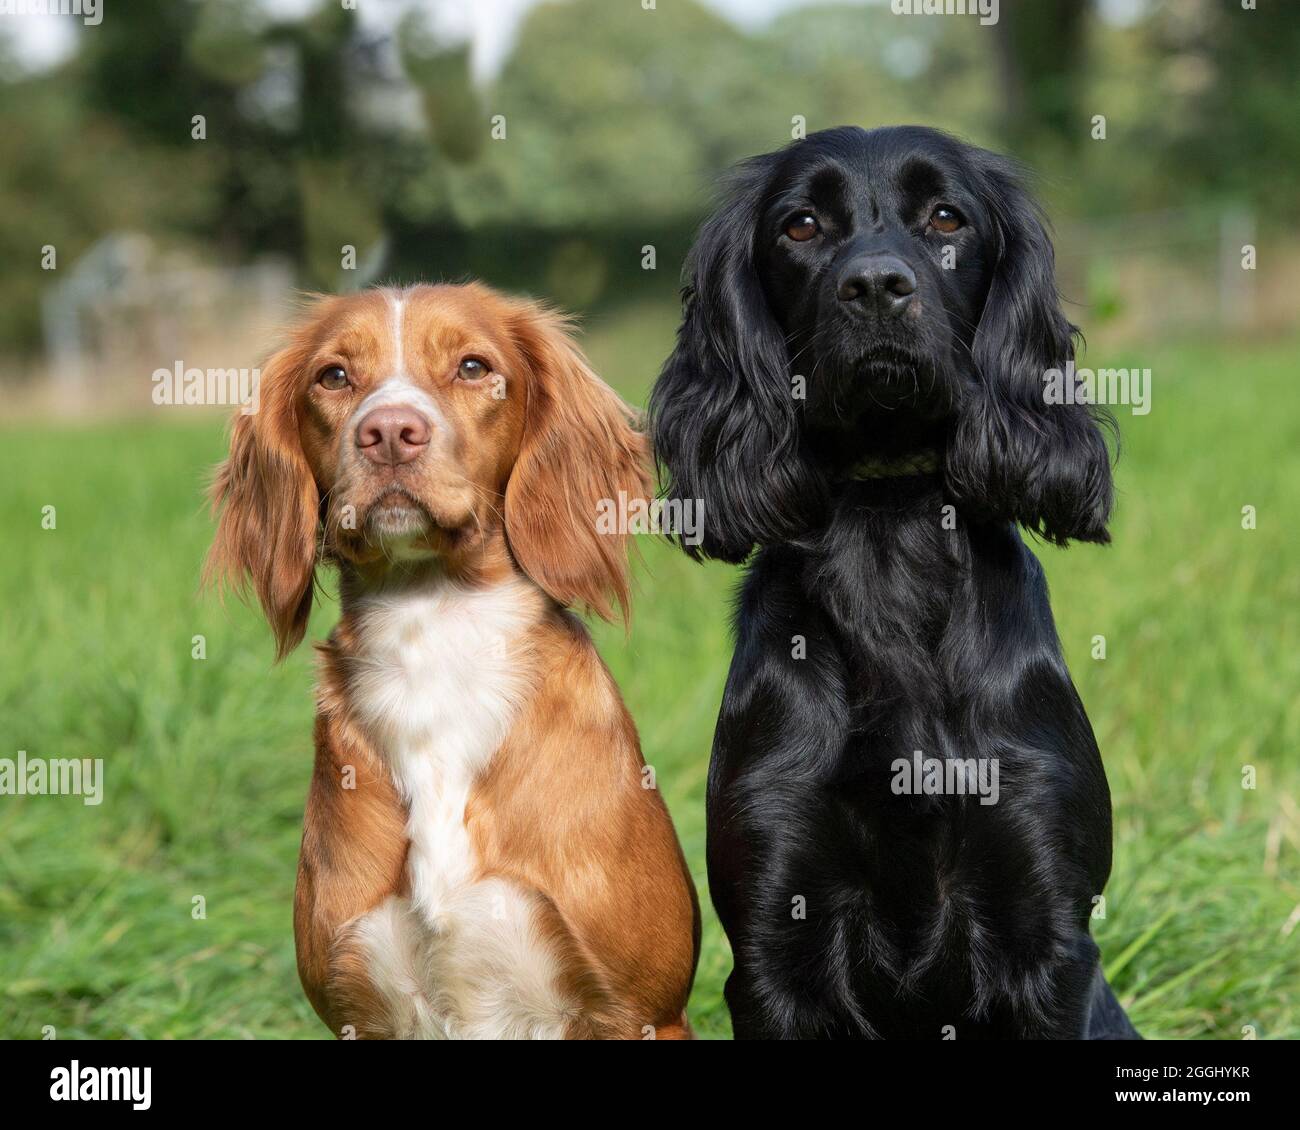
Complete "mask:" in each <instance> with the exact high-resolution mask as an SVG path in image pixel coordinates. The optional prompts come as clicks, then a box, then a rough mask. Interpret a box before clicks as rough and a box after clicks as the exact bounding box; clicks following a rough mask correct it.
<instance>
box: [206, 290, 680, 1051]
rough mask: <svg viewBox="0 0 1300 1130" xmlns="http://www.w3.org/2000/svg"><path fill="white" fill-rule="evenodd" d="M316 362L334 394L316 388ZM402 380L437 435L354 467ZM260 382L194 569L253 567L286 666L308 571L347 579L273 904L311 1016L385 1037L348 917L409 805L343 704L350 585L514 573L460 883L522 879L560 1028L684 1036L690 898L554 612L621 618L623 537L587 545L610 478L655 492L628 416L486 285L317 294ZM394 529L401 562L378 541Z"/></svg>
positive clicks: (377, 900)
mask: <svg viewBox="0 0 1300 1130" xmlns="http://www.w3.org/2000/svg"><path fill="white" fill-rule="evenodd" d="M394 304H396V305H394ZM394 309H395V310H396V311H397V316H396V317H394V316H393V311H394ZM391 327H395V329H394V330H393V333H395V335H396V341H395V342H394V341H393V340H392V336H393V335H392V334H390V333H389V330H390V328H391ZM466 355H474V356H481V357H482V358H483V359H484V360H485V361H487V362H489V363H490V365H491V372H492V374H493V375H494V377H496V378H497V382H498V384H499V387H497V385H493V386H492V388H491V390H489V388H488V386H487V385H485V384H484V383H483V382H482V381H475V380H462V379H458V373H459V372H460V370H459V369H458V367H457V366H458V365H459V364H460V361H461V359H463V358H464V357H465V356H466ZM335 365H337V366H339V367H340V368H344V369H345V370H346V373H347V376H348V380H349V386H348V388H346V389H342V390H329V389H327V388H326V386H325V385H324V384H323V383H322V382H321V381H320V380H318V377H319V375H320V374H321V373H322V371H323V370H324V369H326V368H328V367H329V366H335ZM397 369H400V370H402V373H400V374H398V375H399V376H403V379H405V380H406V381H407V382H408V383H409V386H410V387H411V388H413V389H415V390H417V392H418V395H419V397H421V398H423V400H422V401H421V402H422V403H424V404H426V405H427V406H428V411H429V412H430V413H431V414H432V415H433V416H434V417H435V418H436V421H437V423H436V426H435V429H434V430H435V432H437V431H438V429H439V428H441V429H443V434H442V435H440V436H437V437H436V439H437V441H438V443H440V444H441V446H438V445H437V444H434V445H431V446H430V448H429V454H428V455H422V456H421V457H420V458H419V459H416V460H414V461H413V462H411V463H410V464H409V465H402V466H392V467H387V466H384V467H374V466H371V465H369V464H367V463H365V462H364V461H363V460H359V459H358V458H357V457H356V452H355V450H353V448H352V446H351V433H350V432H349V428H351V427H353V426H354V423H355V415H356V413H357V412H358V411H363V410H364V404H368V403H369V401H368V400H366V397H367V396H368V395H370V394H372V393H374V391H375V390H376V389H378V388H381V387H387V386H386V385H385V382H386V381H389V380H390V379H391V378H392V377H393V375H394V373H395V372H396V370H397ZM260 392H261V410H260V411H259V412H258V413H257V414H255V415H252V416H241V417H239V418H237V420H236V422H235V427H234V433H233V435H232V440H231V454H230V458H229V459H228V460H227V461H226V463H225V464H224V465H223V466H222V467H221V468H220V470H219V472H218V475H217V478H216V481H215V484H214V491H213V495H214V503H215V505H216V506H217V507H218V508H219V511H220V522H219V526H218V531H217V536H216V539H215V541H214V544H213V547H212V551H211V555H210V558H209V563H208V577H209V579H212V580H227V581H230V582H233V583H234V584H235V585H236V586H240V585H242V584H244V583H246V582H251V586H252V588H253V591H254V592H255V594H256V596H257V597H258V599H259V601H260V602H261V604H262V607H263V609H264V610H265V612H266V615H267V619H268V621H269V622H270V624H271V627H272V629H273V631H274V633H275V637H276V644H277V655H278V656H280V657H283V655H284V654H286V653H287V652H288V651H289V650H291V649H292V648H293V647H294V646H295V645H296V644H297V643H298V642H299V641H300V640H301V639H302V637H303V634H304V632H305V630H306V626H307V619H308V616H309V613H310V609H311V602H312V591H313V583H314V570H315V567H316V565H317V564H318V562H319V561H321V560H324V561H329V562H333V563H335V564H337V565H338V566H339V567H340V569H341V572H342V591H343V598H344V611H343V616H342V618H341V620H340V622H339V624H338V626H337V627H336V628H335V630H334V631H333V633H332V634H331V636H330V639H329V641H328V643H327V644H324V645H322V654H321V669H320V680H319V687H318V716H317V723H316V766H315V771H314V773H313V777H312V783H311V788H310V791H309V795H308V802H307V812H306V817H305V822H304V832H303V843H302V854H301V858H300V863H299V875H298V887H297V893H296V898H295V909H294V926H295V935H296V938H297V948H298V964H299V971H300V974H301V977H302V981H303V985H304V988H305V989H306V992H307V995H308V997H309V998H310V1000H311V1002H312V1005H313V1007H314V1008H315V1009H316V1011H317V1012H318V1013H319V1014H320V1016H321V1018H322V1019H323V1020H324V1021H325V1023H326V1024H328V1025H329V1026H330V1028H331V1029H332V1030H333V1031H335V1032H336V1033H337V1034H355V1035H357V1036H360V1037H374V1036H386V1035H390V1034H392V1020H391V1017H390V1016H389V1015H388V1011H387V1010H388V1006H387V1005H386V1003H385V1001H384V998H383V996H382V994H380V993H378V992H377V991H376V990H375V987H374V985H373V984H372V981H371V976H370V969H369V968H368V964H367V956H366V951H365V950H364V948H363V947H361V946H359V945H358V944H356V943H355V940H354V938H353V936H352V924H354V923H356V922H357V921H358V920H359V918H360V917H361V916H363V915H365V914H366V913H367V912H368V911H370V910H372V909H373V908H375V907H376V906H378V905H380V904H381V903H383V902H384V900H386V899H388V898H389V897H390V896H392V895H403V894H405V893H406V884H407V871H406V860H407V852H408V829H407V819H408V813H407V811H406V807H405V805H404V803H403V801H402V799H401V797H400V796H399V793H398V791H397V789H396V788H395V785H394V780H393V777H392V774H391V772H390V765H389V762H388V761H387V760H386V751H385V750H384V749H382V748H378V747H377V746H376V741H375V739H374V737H373V735H372V734H368V733H367V731H366V729H365V727H364V725H362V724H361V723H360V722H359V720H358V717H357V716H356V711H355V708H354V704H353V701H352V699H353V695H354V693H355V691H354V688H353V685H352V684H351V682H350V679H349V671H350V670H352V669H353V668H352V667H351V666H350V664H355V662H357V660H358V657H359V656H360V646H361V645H360V643H359V639H360V637H359V632H360V630H361V627H362V624H361V621H360V619H359V617H360V616H361V615H363V614H362V613H360V612H358V611H356V609H357V608H359V607H362V604H361V603H360V602H358V601H357V600H355V599H354V598H355V597H356V596H357V595H358V594H364V593H366V592H372V591H375V590H376V589H377V588H381V587H382V586H384V585H386V584H388V583H390V581H391V578H392V577H393V576H394V575H396V574H395V571H396V573H400V574H401V576H403V577H407V578H414V579H415V581H416V582H418V581H419V579H420V577H421V576H422V571H423V570H427V571H428V572H429V574H430V575H433V574H435V573H436V575H437V576H439V577H445V578H451V579H452V580H454V582H455V583H456V584H457V585H460V586H463V587H467V588H470V589H474V588H478V587H486V586H490V585H493V584H499V583H501V582H502V581H503V580H507V579H509V578H511V577H518V576H520V575H522V576H523V577H526V578H529V579H530V580H531V582H533V583H534V584H535V585H536V589H535V590H534V591H535V593H536V596H535V604H536V608H535V615H534V618H533V620H532V621H531V624H532V626H531V628H530V629H529V631H528V633H527V639H526V645H525V646H524V648H523V650H522V652H521V654H520V655H519V656H518V657H517V662H518V669H519V672H520V673H521V677H522V678H523V679H524V684H525V685H526V686H527V688H528V693H527V694H526V696H525V698H524V701H523V703H522V705H521V706H520V708H519V710H518V711H517V713H516V714H515V715H514V717H513V720H512V723H511V725H510V728H509V731H508V733H507V735H506V738H505V740H504V742H503V743H502V744H501V745H500V748H498V749H497V750H496V752H495V754H494V755H493V756H492V757H491V760H490V762H489V763H488V765H487V768H486V769H485V770H484V771H483V772H482V773H481V774H480V775H479V777H478V778H477V780H476V781H475V783H474V787H473V789H472V791H471V793H470V795H469V800H468V803H467V804H466V807H465V814H464V824H465V830H466V832H467V834H468V838H469V841H470V843H471V844H472V846H473V853H474V859H475V866H476V868H477V876H476V877H480V878H481V877H486V876H496V877H501V878H505V879H508V880H510V881H512V882H513V883H515V884H517V886H518V888H519V889H521V890H524V891H528V892H532V894H531V895H530V896H529V897H531V898H532V899H533V900H534V904H535V921H536V923H537V929H538V932H539V934H540V935H541V936H542V937H543V938H544V941H545V944H546V945H547V946H548V947H549V948H550V952H551V953H552V954H553V955H555V957H556V958H557V960H558V962H559V965H560V967H561V969H562V971H563V972H562V980H563V982H564V990H565V992H566V993H567V994H568V996H569V997H570V998H571V999H572V1000H573V1001H575V1002H577V1005H576V1008H575V1010H574V1014H573V1016H572V1018H571V1020H570V1022H569V1023H568V1025H567V1028H566V1034H567V1035H568V1036H570V1037H603V1038H642V1037H643V1036H646V1035H653V1036H654V1037H655V1038H659V1039H671V1038H684V1037H686V1036H688V1035H689V1028H688V1026H687V1025H686V1020H685V1005H686V997H687V995H688V993H689V989H690V984H691V979H692V977H693V973H694V968H695V961H696V958H697V953H698V941H699V915H698V907H697V905H696V900H695V891H694V887H693V885H692V883H691V879H690V876H689V873H688V872H687V869H686V865H685V862H684V859H683V857H682V853H681V850H680V848H679V846H678V844H677V839H676V836H675V834H674V832H673V829H672V824H671V821H670V819H669V816H668V813H667V809H666V807H665V806H664V804H663V801H662V799H661V797H660V794H659V793H658V791H657V790H656V789H654V788H652V787H645V786H646V785H648V784H649V783H650V782H648V781H647V780H644V779H643V769H644V763H643V761H642V758H641V752H640V747H639V743H638V741H637V736H636V731H635V728H634V726H633V724H632V720H631V718H630V717H629V715H628V713H627V710H626V708H625V707H624V705H623V703H622V700H621V698H620V697H619V694H618V691H617V688H616V687H615V685H614V683H613V680H612V679H611V678H610V676H609V673H608V671H607V670H606V668H605V666H604V664H603V663H602V661H601V659H600V657H599V655H598V654H597V653H596V651H595V648H594V646H593V645H592V642H591V639H590V637H589V635H588V634H587V632H586V630H585V628H584V627H583V626H582V625H581V623H580V622H579V621H578V620H577V619H576V618H574V617H573V616H572V614H570V613H569V612H567V611H565V610H564V609H565V608H567V607H569V606H581V607H586V608H590V609H592V610H594V611H595V612H597V613H598V614H600V615H602V616H606V617H609V616H612V615H614V613H615V610H616V609H621V610H622V612H623V615H624V616H625V617H626V613H627V608H628V603H629V580H628V571H627V560H626V552H627V546H626V544H625V537H620V536H611V535H607V534H605V535H602V534H598V533H597V531H596V523H595V512H596V503H597V502H598V500H600V499H605V498H617V497H618V495H619V492H620V491H623V492H626V494H627V495H628V496H629V497H633V498H644V497H647V496H648V495H649V493H650V477H649V472H648V464H647V453H646V443H645V440H644V437H643V436H641V435H640V434H639V433H638V432H637V431H636V430H635V429H634V427H633V423H634V419H635V418H634V416H633V414H632V412H631V411H630V410H629V409H628V408H627V407H626V406H625V405H624V404H623V403H622V401H621V400H619V398H618V397H617V396H616V395H615V394H614V393H613V392H612V391H611V390H610V389H609V388H608V387H607V386H605V385H604V384H603V383H602V382H601V381H600V380H599V378H597V377H596V376H595V374H594V373H592V372H591V370H590V368H589V367H588V365H587V364H586V362H585V360H584V359H583V357H582V355H581V354H580V353H579V352H578V350H577V349H576V347H575V346H574V345H573V343H572V341H571V339H570V337H569V335H568V332H567V326H566V323H565V322H564V320H563V319H562V318H560V317H559V316H557V315H555V314H554V313H552V312H549V311H547V310H545V309H543V308H541V307H538V306H537V305H535V304H532V303H528V302H522V301H518V300H513V299H509V298H505V297H502V296H500V295H497V294H495V293H493V292H491V291H489V290H487V289H486V288H484V287H481V286H465V287H419V288H415V289H413V290H408V291H405V292H402V293H401V294H400V295H397V296H396V297H395V296H394V293H393V292H387V293H385V292H377V291H371V292H366V293H364V294H360V295H355V296H350V297H346V298H324V299H319V300H317V301H315V302H314V304H313V305H312V306H311V307H310V309H309V310H308V311H307V315H306V317H304V318H303V320H302V321H301V322H300V323H299V324H298V325H297V326H296V327H295V328H294V329H293V331H292V333H291V336H290V340H289V342H288V344H287V345H286V346H285V347H284V348H283V349H282V350H281V351H280V352H279V353H277V354H276V355H275V356H274V357H273V358H272V359H271V360H270V361H269V362H268V364H267V365H266V367H265V368H264V370H263V374H262V384H261V390H260ZM498 393H499V394H500V395H498ZM412 395H413V396H414V395H416V393H412ZM363 402H364V403H363ZM358 405H362V407H361V408H358ZM358 443H359V441H358ZM435 446H436V447H437V453H436V456H435V455H434V454H433V452H434V447H435ZM412 512H418V515H417V517H418V520H417V518H412V517H411V516H410V515H411V513H412ZM393 515H397V516H398V518H394V517H393ZM349 517H350V518H351V521H349ZM399 519H400V520H401V521H402V522H405V523H406V525H404V526H402V527H401V530H402V533H401V538H400V550H401V554H402V555H403V557H402V561H400V562H399V561H397V560H396V558H395V554H394V550H393V545H394V544H398V543H396V542H394V541H393V540H392V538H391V537H389V536H388V535H387V534H385V533H384V531H385V530H388V529H390V527H391V526H392V523H393V522H396V521H398V520H399ZM385 522H388V523H389V525H388V526H386V525H385V524H384V523H385ZM408 526H409V527H410V528H409V529H408V528H407V527H408ZM318 547H319V552H318ZM412 562H413V563H412ZM345 781H346V782H347V785H345ZM348 786H351V787H348Z"/></svg>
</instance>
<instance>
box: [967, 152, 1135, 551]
mask: <svg viewBox="0 0 1300 1130" xmlns="http://www.w3.org/2000/svg"><path fill="white" fill-rule="evenodd" d="M984 159H985V161H986V162H987V167H986V168H985V169H984V170H983V177H984V179H985V183H984V185H983V192H982V195H983V196H984V198H985V200H984V202H985V205H986V207H987V208H988V209H989V211H990V213H991V214H992V215H993V216H994V218H995V222H996V224H997V240H998V248H999V254H998V259H997V263H996V266H995V268H994V273H993V279H992V282H991V284H990V286H989V293H988V297H987V299H986V300H985V303H984V312H983V314H982V316H981V317H980V322H979V326H978V328H977V330H976V333H975V340H974V344H973V347H972V355H973V357H974V363H975V369H976V372H975V382H976V387H975V388H974V389H972V390H970V391H969V393H968V395H967V398H966V401H965V403H964V404H963V406H962V408H961V410H960V414H959V416H958V420H957V424H956V428H955V430H954V434H953V438H952V441H951V442H950V444H949V446H948V454H947V466H946V475H947V484H948V489H949V491H950V492H951V494H952V495H953V496H954V498H955V499H956V500H957V502H958V504H959V505H962V506H964V507H966V508H968V509H969V510H970V511H971V512H972V513H973V514H976V515H979V516H981V517H983V518H986V519H1001V520H1010V521H1014V522H1018V523H1020V524H1021V525H1023V526H1024V527H1025V528H1026V529H1030V530H1033V531H1034V532H1036V533H1038V534H1041V535H1042V536H1043V537H1044V538H1046V539H1047V540H1048V541H1051V542H1054V543H1056V544H1057V545H1064V544H1065V543H1066V542H1067V541H1069V540H1071V539H1074V540H1077V541H1093V542H1103V543H1104V542H1108V541H1110V534H1109V533H1107V531H1106V521H1107V519H1108V518H1109V516H1110V508H1111V498H1112V488H1111V472H1110V456H1109V453H1108V452H1107V449H1106V441H1105V438H1104V437H1103V434H1102V427H1101V425H1102V424H1108V425H1111V426H1113V421H1112V420H1111V419H1110V417H1109V414H1108V413H1105V412H1104V411H1101V410H1095V409H1094V408H1092V407H1091V406H1089V405H1087V404H1083V403H1058V402H1057V401H1060V400H1061V399H1062V398H1061V397H1060V396H1051V397H1049V395H1048V390H1049V387H1051V388H1054V389H1055V390H1057V391H1059V390H1060V388H1061V385H1062V383H1063V382H1064V377H1063V376H1062V377H1054V378H1053V380H1052V381H1050V382H1049V379H1048V377H1049V374H1050V373H1053V371H1055V372H1056V373H1060V374H1064V372H1065V369H1066V364H1067V362H1069V361H1072V360H1073V359H1074V338H1075V335H1076V334H1077V332H1078V331H1077V330H1076V328H1075V327H1074V326H1072V325H1071V324H1070V323H1069V321H1068V320H1067V319H1066V317H1065V315H1064V314H1063V313H1062V312H1061V304H1060V298H1059V296H1058V294H1057V290H1056V278H1055V264H1054V260H1055V256H1054V254H1053V251H1052V243H1051V240H1050V239H1049V238H1048V235H1047V231H1046V228H1045V226H1044V224H1043V220H1042V218H1041V215H1040V213H1039V210H1038V208H1037V206H1036V205H1035V204H1034V202H1033V201H1032V200H1031V199H1030V197H1029V195H1028V193H1027V192H1026V191H1025V189H1024V187H1023V185H1022V183H1021V178H1020V175H1019V174H1018V172H1017V170H1016V168H1015V166H1014V165H1013V164H1012V163H1011V162H1009V161H1006V160H1004V159H1002V158H995V157H993V156H992V155H991V154H989V155H984ZM1067 399H1072V398H1067Z"/></svg>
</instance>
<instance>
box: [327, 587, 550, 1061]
mask: <svg viewBox="0 0 1300 1130" xmlns="http://www.w3.org/2000/svg"><path fill="white" fill-rule="evenodd" d="M355 612H356V614H357V623H358V624H359V629H358V635H357V649H356V652H355V653H354V656H353V658H352V661H351V662H350V664H349V668H348V683H349V687H348V692H349V699H350V701H351V703H352V707H353V710H354V711H355V716H356V718H357V721H358V722H359V723H360V724H361V726H362V728H363V729H364V730H365V731H366V732H367V734H368V736H369V737H370V739H371V740H372V741H373V742H374V745H375V748H376V750H377V751H378V752H379V753H380V755H381V756H382V757H383V758H384V759H385V760H386V762H387V763H388V766H389V770H390V772H391V773H392V777H393V782H394V784H395V786H396V788H397V790H398V793H399V794H400V796H401V797H402V799H403V800H404V801H405V803H406V804H407V805H408V807H409V813H410V816H409V820H408V824H407V834H408V837H409V839H410V849H409V852H408V856H407V870H408V876H407V877H408V881H409V888H410V900H409V903H408V901H407V900H406V899H399V898H392V899H389V900H388V901H387V902H386V903H385V904H383V905H382V906H380V907H379V908H377V909H376V910H375V911H372V912H371V913H370V914H368V915H366V916H365V917H364V918H363V919H362V920H361V921H359V922H358V923H357V924H356V936H358V937H359V938H361V939H363V940H364V941H365V943H366V944H367V945H368V946H369V948H370V951H371V955H372V962H371V968H372V977H373V978H374V980H375V982H376V985H377V987H379V988H380V990H381V991H382V992H383V993H384V995H385V998H386V1000H387V1001H388V1004H389V1007H390V1011H391V1013H392V1016H393V1020H394V1028H395V1029H396V1030H397V1032H398V1034H399V1035H404V1036H409V1037H439V1036H471V1037H472V1036H498V1037H501V1036H504V1037H509V1036H537V1035H559V1034H561V1032H562V1030H563V1023H564V1019H565V1017H566V1015H567V1010H566V1005H565V1002H564V1001H563V1000H562V999H561V998H560V994H559V993H558V991H557V990H556V989H555V987H554V986H555V981H556V976H555V974H556V970H555V968H554V961H553V959H552V958H551V956H550V954H549V953H548V951H547V950H546V947H545V946H544V944H543V943H542V942H541V941H540V940H539V939H538V937H537V930H536V927H535V912H536V901H535V895H534V894H533V892H529V891H527V890H524V889H523V888H521V887H519V886H518V885H517V884H513V883H510V882H506V881H503V880H501V879H497V878H493V877H491V876H483V875H482V874H481V868H480V864H479V861H478V860H477V859H475V858H474V853H473V849H472V845H471V843H470V840H469V836H468V834H467V832H466V828H465V805H466V802H467V800H468V799H469V795H470V791H471V789H472V788H473V785H474V782H475V779H476V778H477V777H478V775H479V774H480V773H482V771H483V770H484V769H485V768H486V767H487V765H488V763H489V762H490V761H491V758H492V756H493V754H494V753H495V752H496V751H497V750H498V748H499V747H500V746H501V743H502V741H503V740H504V739H505V737H506V734H507V733H508V731H509V729H510V725H511V722H512V720H513V718H514V717H515V715H516V713H517V711H518V709H519V706H520V704H521V702H522V701H523V699H524V698H525V697H526V695H527V693H528V689H529V677H528V674H527V668H526V662H525V659H524V656H523V654H522V653H523V644H524V640H525V637H526V633H527V631H528V629H529V628H530V626H531V625H532V623H533V622H534V621H535V620H536V618H537V616H538V615H539V612H540V605H539V599H538V594H537V592H536V590H535V589H532V588H531V587H529V586H528V585H527V584H526V583H525V582H522V581H518V580H515V581H510V582H507V583H505V584H502V585H498V586H496V587H492V588H485V589H473V590H471V589H464V588H460V587H458V586H455V585H452V584H450V583H444V584H441V585H437V586H433V587H429V588H422V589H419V590H418V591H412V590H405V591H402V592H400V593H384V594H376V595H370V596H363V597H361V598H359V601H358V603H357V604H356V606H355Z"/></svg>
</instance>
